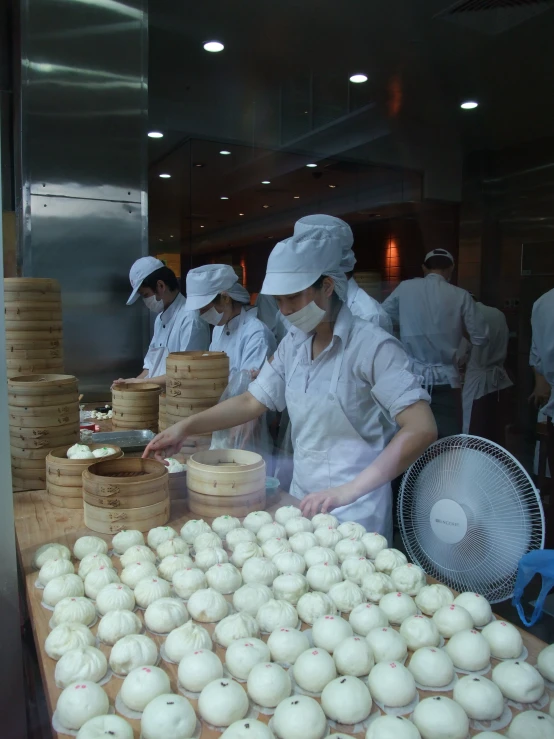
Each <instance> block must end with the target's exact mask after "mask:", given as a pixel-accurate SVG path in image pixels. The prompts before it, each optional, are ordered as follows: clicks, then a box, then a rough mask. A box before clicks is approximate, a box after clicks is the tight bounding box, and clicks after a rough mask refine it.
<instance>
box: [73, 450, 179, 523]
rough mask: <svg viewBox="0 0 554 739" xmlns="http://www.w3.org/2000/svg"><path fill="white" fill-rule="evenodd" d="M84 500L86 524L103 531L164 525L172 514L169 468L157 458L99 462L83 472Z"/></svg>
mask: <svg viewBox="0 0 554 739" xmlns="http://www.w3.org/2000/svg"><path fill="white" fill-rule="evenodd" d="M83 500H84V511H85V523H86V525H87V526H88V527H89V528H90V529H92V530H93V531H97V532H99V533H104V534H109V533H115V532H117V531H120V530H121V529H124V528H136V529H139V530H140V531H148V530H149V529H151V528H153V527H154V526H162V525H163V524H165V523H167V521H168V520H169V514H170V505H169V504H170V499H169V480H168V473H167V468H166V467H165V465H163V464H161V463H160V462H156V461H155V460H153V459H137V458H121V459H114V460H109V461H106V462H103V461H102V462H97V463H96V464H92V465H90V467H88V468H87V469H85V471H84V472H83Z"/></svg>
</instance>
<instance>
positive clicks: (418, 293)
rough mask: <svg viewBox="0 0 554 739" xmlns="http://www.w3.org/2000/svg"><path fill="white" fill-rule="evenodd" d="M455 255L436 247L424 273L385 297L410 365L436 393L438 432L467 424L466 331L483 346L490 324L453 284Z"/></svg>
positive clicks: (456, 430) (434, 406)
mask: <svg viewBox="0 0 554 739" xmlns="http://www.w3.org/2000/svg"><path fill="white" fill-rule="evenodd" d="M453 271H454V258H453V256H452V254H450V252H448V251H446V249H433V251H430V252H429V253H428V254H427V256H426V257H425V261H424V263H423V274H424V277H422V278H421V277H418V278H415V279H413V280H405V281H404V282H401V283H400V284H399V285H398V287H397V288H396V289H395V290H394V291H393V292H392V293H391V295H389V297H388V298H387V299H386V300H385V302H384V303H383V308H384V309H385V310H386V311H387V313H388V314H389V316H390V317H391V318H392V320H393V322H394V323H396V324H399V326H400V341H401V342H402V344H403V345H404V348H405V349H406V352H407V353H408V356H409V357H410V360H411V363H410V368H411V370H412V371H413V372H414V373H416V374H419V375H423V378H424V386H425V388H426V389H427V390H428V391H429V393H430V394H431V397H432V403H431V409H432V410H433V413H434V415H435V420H436V422H437V426H438V430H439V438H442V437H444V436H451V435H453V434H459V433H460V432H461V430H462V402H461V377H460V371H459V368H458V351H459V348H460V344H461V341H462V338H463V337H464V336H466V337H467V338H468V340H469V342H470V343H471V344H472V346H484V345H485V344H486V343H487V341H488V329H487V326H486V324H485V322H484V320H483V318H482V317H481V316H480V315H479V314H478V313H477V309H476V307H475V301H474V300H473V298H472V297H471V295H470V294H469V293H468V292H467V290H462V288H460V287H456V286H454V285H451V284H450V279H451V277H452V273H453Z"/></svg>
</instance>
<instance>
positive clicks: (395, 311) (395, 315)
mask: <svg viewBox="0 0 554 739" xmlns="http://www.w3.org/2000/svg"><path fill="white" fill-rule="evenodd" d="M398 290H399V288H398V287H397V288H396V290H394V291H393V292H392V293H391V294H390V295H389V297H388V298H387V299H386V300H385V302H384V303H383V304H382V307H383V309H384V310H385V311H386V312H387V313H388V315H389V316H390V317H391V319H392V321H393V322H394V323H396V324H398V323H400V308H399V305H400V300H399V293H398Z"/></svg>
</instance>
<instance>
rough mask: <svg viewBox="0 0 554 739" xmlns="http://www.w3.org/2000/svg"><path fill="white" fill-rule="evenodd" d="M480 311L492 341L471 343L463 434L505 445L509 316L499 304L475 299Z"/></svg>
mask: <svg viewBox="0 0 554 739" xmlns="http://www.w3.org/2000/svg"><path fill="white" fill-rule="evenodd" d="M475 305H476V308H477V312H478V313H479V315H480V316H481V317H482V318H483V321H484V322H485V323H486V325H487V327H488V330H489V342H488V344H485V345H483V346H473V347H472V346H471V345H470V344H469V342H468V341H467V340H466V339H464V343H465V345H466V347H467V350H468V352H469V354H468V355H466V358H467V361H466V372H465V379H464V388H463V390H462V406H463V413H464V425H463V432H464V434H473V435H474V436H482V437H483V438H485V439H490V440H491V441H494V442H496V443H497V444H500V445H501V446H505V445H506V439H505V435H506V434H505V431H506V424H507V423H508V414H509V403H510V398H509V394H510V391H509V388H511V387H512V386H513V382H512V381H511V380H510V378H509V376H508V373H507V372H506V369H505V368H504V362H505V361H506V355H507V353H508V339H509V331H508V324H507V322H506V316H505V315H504V313H502V311H499V310H498V308H492V307H491V306H488V305H483V303H476V304H475Z"/></svg>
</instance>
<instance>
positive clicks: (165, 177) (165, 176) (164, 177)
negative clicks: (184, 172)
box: [160, 173, 171, 180]
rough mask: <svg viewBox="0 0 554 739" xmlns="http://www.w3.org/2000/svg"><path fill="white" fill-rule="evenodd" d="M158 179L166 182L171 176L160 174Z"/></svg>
mask: <svg viewBox="0 0 554 739" xmlns="http://www.w3.org/2000/svg"><path fill="white" fill-rule="evenodd" d="M160 177H161V178H162V180H168V179H169V178H170V177H171V175H170V174H167V173H164V174H161V175H160Z"/></svg>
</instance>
